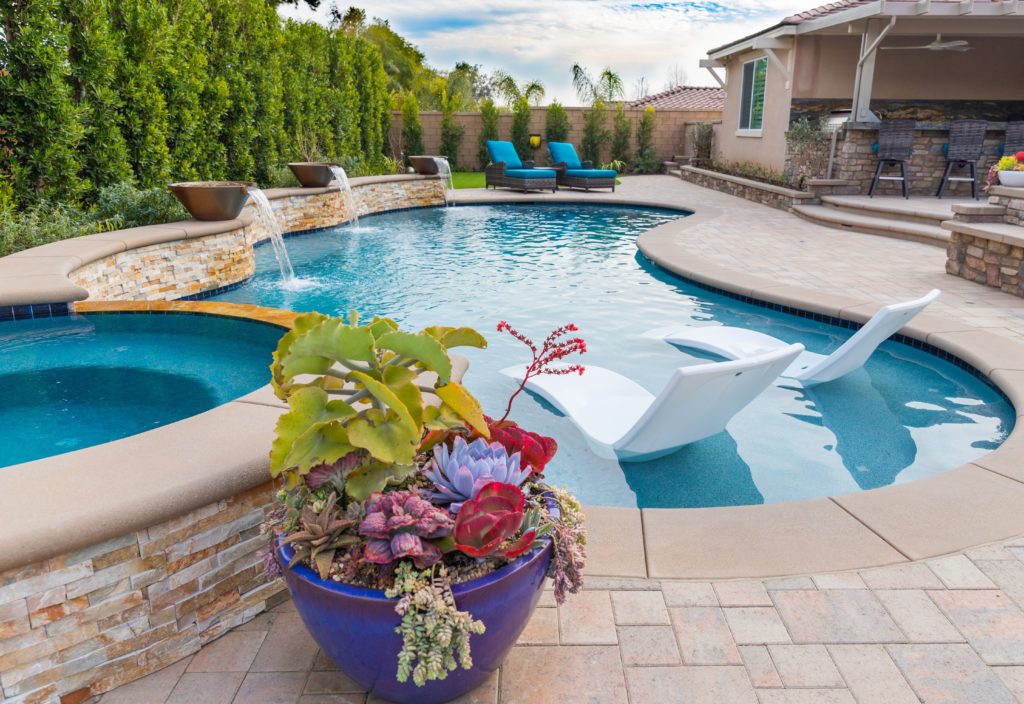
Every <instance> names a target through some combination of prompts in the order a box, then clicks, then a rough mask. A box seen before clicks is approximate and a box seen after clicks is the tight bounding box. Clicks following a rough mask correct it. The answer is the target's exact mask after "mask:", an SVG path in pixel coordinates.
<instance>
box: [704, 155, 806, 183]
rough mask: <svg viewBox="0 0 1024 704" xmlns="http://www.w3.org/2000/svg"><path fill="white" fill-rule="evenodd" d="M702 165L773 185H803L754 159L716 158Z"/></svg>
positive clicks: (730, 174) (723, 172) (720, 171)
mask: <svg viewBox="0 0 1024 704" xmlns="http://www.w3.org/2000/svg"><path fill="white" fill-rule="evenodd" d="M701 167H702V168H705V169H709V170H711V171H717V172H718V173H722V174H728V175H729V176H739V177H740V178H749V179H751V180H752V181H760V182H761V183H767V184H771V185H773V186H782V187H783V188H795V189H800V187H801V183H800V182H799V181H794V180H793V179H792V178H791V177H790V176H789V175H787V174H785V173H783V172H781V171H777V170H775V169H773V168H770V167H768V166H763V165H761V164H757V163H755V162H752V161H717V160H714V161H710V162H708V163H706V164H701Z"/></svg>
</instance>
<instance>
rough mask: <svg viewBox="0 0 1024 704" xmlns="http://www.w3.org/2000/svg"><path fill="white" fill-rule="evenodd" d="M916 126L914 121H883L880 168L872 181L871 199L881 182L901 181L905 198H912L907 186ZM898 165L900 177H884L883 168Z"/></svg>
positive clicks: (869, 191) (879, 140)
mask: <svg viewBox="0 0 1024 704" xmlns="http://www.w3.org/2000/svg"><path fill="white" fill-rule="evenodd" d="M916 126H917V123H916V122H914V121H913V120H883V121H882V123H881V124H880V125H879V126H878V167H877V168H876V169H875V177H874V178H873V179H871V188H870V189H869V190H868V196H869V197H871V198H874V197H875V189H876V188H877V187H878V182H879V181H901V182H902V185H903V197H904V198H910V191H909V189H908V186H907V159H909V158H910V155H911V154H913V153H914V128H915V127H916ZM897 165H898V166H899V167H900V175H899V176H883V175H882V169H883V167H885V166H897Z"/></svg>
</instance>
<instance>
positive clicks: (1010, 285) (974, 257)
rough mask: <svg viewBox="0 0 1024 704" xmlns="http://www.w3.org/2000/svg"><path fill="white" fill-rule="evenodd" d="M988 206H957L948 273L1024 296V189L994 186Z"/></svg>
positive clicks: (948, 224)
mask: <svg viewBox="0 0 1024 704" xmlns="http://www.w3.org/2000/svg"><path fill="white" fill-rule="evenodd" d="M988 200H989V202H988V203H987V204H973V203H970V204H957V205H954V206H953V213H954V217H953V220H949V221H947V222H944V223H943V224H942V226H943V227H944V228H946V229H947V230H949V231H950V233H951V239H950V242H949V247H948V248H947V250H946V253H947V256H946V273H948V274H953V275H954V276H959V277H962V278H964V279H968V280H969V281H976V282H977V283H979V284H985V285H986V286H992V287H994V288H998V289H999V290H1001V291H1004V292H1005V293H1010V294H1013V295H1014V296H1022V297H1024V285H1022V276H1024V228H1022V226H1024V188H1005V187H1003V186H993V187H992V188H991V189H989V199H988Z"/></svg>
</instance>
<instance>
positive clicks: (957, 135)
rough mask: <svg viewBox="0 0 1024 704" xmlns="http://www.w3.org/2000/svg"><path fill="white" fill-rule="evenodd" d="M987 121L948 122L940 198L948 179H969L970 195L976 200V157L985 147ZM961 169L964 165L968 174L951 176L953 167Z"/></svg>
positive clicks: (979, 155) (977, 157)
mask: <svg viewBox="0 0 1024 704" xmlns="http://www.w3.org/2000/svg"><path fill="white" fill-rule="evenodd" d="M986 129H988V123H987V122H985V121H984V120H956V121H954V122H950V123H949V145H948V147H947V149H946V172H945V173H944V174H943V175H942V181H941V182H940V183H939V192H938V193H936V195H937V196H938V197H939V198H941V197H942V193H943V191H945V190H946V184H947V183H948V182H950V181H961V182H966V181H970V183H971V195H973V196H974V200H978V159H980V158H981V154H982V152H983V151H984V147H985V130H986ZM954 166H955V167H956V168H958V169H962V168H964V167H965V166H966V167H968V168H969V169H970V171H971V175H970V176H969V177H968V176H951V175H950V174H951V173H952V171H953V167H954Z"/></svg>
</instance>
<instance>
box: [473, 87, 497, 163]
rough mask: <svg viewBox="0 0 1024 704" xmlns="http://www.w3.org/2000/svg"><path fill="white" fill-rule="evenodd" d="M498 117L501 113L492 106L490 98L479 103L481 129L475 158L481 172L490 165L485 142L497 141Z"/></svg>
mask: <svg viewBox="0 0 1024 704" xmlns="http://www.w3.org/2000/svg"><path fill="white" fill-rule="evenodd" d="M500 117H501V112H500V111H499V110H498V106H497V105H495V104H494V101H493V100H491V99H490V98H484V99H483V100H481V101H480V123H481V125H480V126H481V129H480V141H479V144H478V146H479V150H478V151H477V158H479V159H480V168H481V170H482V169H483V168H484V167H486V166H487V165H488V164H489V163H491V157H490V155H489V154H488V153H487V141H488V140H491V139H498V120H499V119H500Z"/></svg>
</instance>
